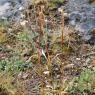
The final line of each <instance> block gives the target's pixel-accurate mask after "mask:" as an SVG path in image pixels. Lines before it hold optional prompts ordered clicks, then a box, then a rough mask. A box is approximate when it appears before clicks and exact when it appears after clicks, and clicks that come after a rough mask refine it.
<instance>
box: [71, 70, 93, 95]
mask: <svg viewBox="0 0 95 95" xmlns="http://www.w3.org/2000/svg"><path fill="white" fill-rule="evenodd" d="M69 87H70V86H69ZM69 90H70V93H71V94H70V95H72V94H79V93H80V94H82V95H85V94H86V95H92V94H93V93H94V94H95V92H94V90H95V68H93V69H92V70H91V69H87V68H85V69H84V70H83V71H82V73H81V75H80V76H79V77H76V78H74V81H73V84H72V86H71V87H70V89H69Z"/></svg>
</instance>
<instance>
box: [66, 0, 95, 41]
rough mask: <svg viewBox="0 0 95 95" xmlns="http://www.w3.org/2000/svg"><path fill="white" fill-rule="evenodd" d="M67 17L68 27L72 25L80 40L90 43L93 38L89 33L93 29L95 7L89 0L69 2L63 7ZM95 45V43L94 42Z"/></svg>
mask: <svg viewBox="0 0 95 95" xmlns="http://www.w3.org/2000/svg"><path fill="white" fill-rule="evenodd" d="M65 10H66V11H67V12H68V13H69V14H70V15H69V25H72V26H73V27H74V29H75V30H76V31H78V33H79V35H81V37H82V39H83V40H85V41H90V42H91V43H92V42H93V41H95V40H93V41H91V39H92V38H93V39H94V38H95V37H93V36H94V35H92V33H91V31H92V30H93V29H95V6H92V5H90V4H89V0H69V1H68V3H67V5H66V6H65ZM94 43H95V42H94Z"/></svg>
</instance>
